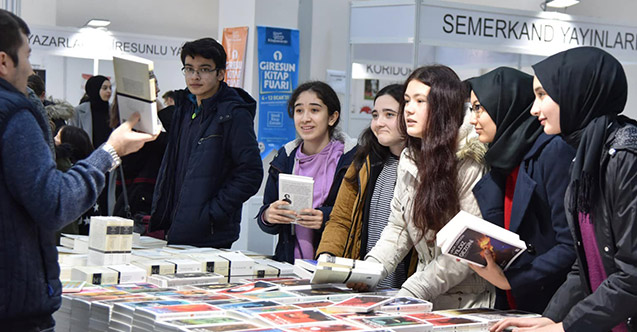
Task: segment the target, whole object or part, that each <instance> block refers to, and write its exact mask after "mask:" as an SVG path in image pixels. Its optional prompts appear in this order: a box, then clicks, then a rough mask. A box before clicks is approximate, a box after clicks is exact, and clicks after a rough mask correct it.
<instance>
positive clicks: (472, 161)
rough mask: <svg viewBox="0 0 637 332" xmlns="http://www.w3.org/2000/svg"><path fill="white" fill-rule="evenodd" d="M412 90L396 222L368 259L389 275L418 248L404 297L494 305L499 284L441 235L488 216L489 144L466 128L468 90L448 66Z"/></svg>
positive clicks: (419, 73) (444, 305)
mask: <svg viewBox="0 0 637 332" xmlns="http://www.w3.org/2000/svg"><path fill="white" fill-rule="evenodd" d="M405 85H406V90H405V102H404V108H403V112H401V114H400V118H399V120H401V130H402V131H403V133H405V134H406V135H408V138H407V147H406V149H405V150H403V153H402V155H401V157H400V162H399V164H398V178H397V181H396V189H395V190H394V197H393V199H392V203H391V215H390V217H389V222H388V224H387V227H385V229H384V230H383V233H382V235H381V238H380V240H379V241H378V242H377V244H376V246H375V247H374V248H373V249H372V250H371V251H370V252H369V253H368V254H367V256H366V260H370V261H377V262H379V263H381V264H383V266H384V269H383V274H384V275H386V274H387V273H389V272H391V271H393V270H394V268H395V267H396V264H398V263H399V262H400V261H402V259H403V257H405V255H406V254H407V253H408V252H409V251H410V250H411V248H413V247H415V249H416V251H417V252H418V266H417V268H416V272H415V273H414V274H413V275H412V276H411V277H410V278H409V279H407V281H405V283H404V284H403V286H402V288H401V289H400V292H399V295H400V296H414V297H418V298H422V299H425V300H428V301H431V302H432V303H433V305H434V309H435V310H440V309H452V308H469V307H492V306H493V304H494V300H495V292H494V290H493V287H492V286H491V285H490V284H489V283H487V282H486V281H485V280H484V279H482V278H480V277H479V276H478V275H476V274H475V273H474V272H473V271H472V270H471V269H470V268H469V267H468V266H467V265H466V264H458V263H457V262H455V261H454V260H455V259H454V258H452V257H450V256H446V255H442V253H441V251H440V248H439V247H437V246H436V245H435V238H436V234H437V232H438V231H439V230H440V229H441V228H442V227H443V226H444V225H445V224H446V223H447V221H449V219H451V218H452V217H453V216H454V215H455V214H456V213H457V212H458V211H460V210H464V211H467V212H469V213H472V214H474V215H476V216H480V209H479V207H478V204H477V202H476V200H475V198H474V197H473V193H472V192H471V189H472V188H473V186H474V185H475V183H476V182H478V180H480V178H481V177H482V174H484V171H485V167H484V164H483V163H482V156H483V154H484V151H485V147H484V146H483V145H482V144H481V143H479V142H478V141H477V139H475V138H473V139H468V137H467V136H468V134H469V132H470V130H466V128H464V129H465V130H461V126H462V123H463V119H464V113H465V112H464V108H463V105H464V101H465V99H466V95H467V89H466V88H465V86H464V85H463V83H462V82H461V81H460V79H459V78H458V76H457V75H456V73H455V72H454V71H453V70H451V69H450V68H449V67H446V66H426V67H421V68H418V69H416V70H415V71H414V72H413V73H412V74H411V75H410V76H409V78H408V79H407V81H406V83H405ZM350 286H352V287H354V288H357V289H361V288H364V287H362V285H360V284H358V285H350Z"/></svg>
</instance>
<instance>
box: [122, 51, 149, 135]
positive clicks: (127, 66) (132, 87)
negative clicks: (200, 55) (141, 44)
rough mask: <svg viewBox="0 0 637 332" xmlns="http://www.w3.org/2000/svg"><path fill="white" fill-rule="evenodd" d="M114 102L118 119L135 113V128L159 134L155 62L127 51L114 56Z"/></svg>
mask: <svg viewBox="0 0 637 332" xmlns="http://www.w3.org/2000/svg"><path fill="white" fill-rule="evenodd" d="M113 69H114V71H115V85H116V86H117V91H116V94H117V104H118V108H119V119H120V121H122V122H124V121H126V120H127V119H128V118H129V117H130V116H131V115H132V114H133V113H135V112H138V113H139V115H140V116H141V117H140V120H139V122H138V123H137V124H136V125H135V127H134V128H135V129H136V130H139V131H143V132H146V133H150V134H158V133H159V131H160V130H161V123H160V121H159V117H158V116H157V104H156V102H155V101H156V99H157V96H156V93H155V86H156V81H155V75H154V74H153V70H154V64H153V62H152V61H151V60H148V59H144V58H140V57H137V56H133V55H128V54H120V55H115V56H113Z"/></svg>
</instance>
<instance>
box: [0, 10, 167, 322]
mask: <svg viewBox="0 0 637 332" xmlns="http://www.w3.org/2000/svg"><path fill="white" fill-rule="evenodd" d="M0 31H2V33H0V330H2V331H52V330H53V327H54V325H55V322H54V320H53V318H52V316H51V315H52V314H53V312H55V311H56V310H57V309H58V308H59V307H60V303H61V297H60V295H61V293H62V287H61V284H60V280H59V278H60V267H59V265H58V262H57V258H58V256H57V255H58V253H57V250H56V248H55V232H56V231H58V230H60V229H62V227H64V226H65V225H66V224H68V223H70V222H72V221H73V220H75V219H77V218H78V217H79V216H80V215H81V214H82V213H84V212H85V211H86V210H87V209H89V208H90V207H91V206H92V205H93V204H95V201H96V200H97V196H98V195H99V193H100V192H101V191H102V188H104V173H106V172H107V171H109V170H112V169H114V168H115V167H117V165H119V156H124V155H126V154H128V153H131V152H135V151H137V150H139V149H140V148H141V147H142V145H144V142H146V141H149V140H152V139H154V137H155V136H151V135H148V134H142V133H136V132H133V131H131V128H132V127H133V125H134V124H135V123H136V122H137V121H138V120H139V115H137V116H136V117H135V119H134V120H131V121H132V122H126V123H124V124H122V125H121V126H120V127H119V128H117V129H116V130H115V131H113V133H112V134H111V136H110V137H109V138H108V140H107V141H106V143H104V144H103V145H102V146H100V147H99V148H97V149H96V150H95V151H94V152H93V153H92V154H91V155H90V156H89V157H88V158H86V159H84V160H82V161H79V162H78V163H76V164H75V166H73V167H72V168H71V169H70V170H69V171H68V172H67V173H62V172H60V171H58V170H56V167H55V161H54V160H53V154H52V151H51V147H50V146H49V145H48V143H47V141H48V138H49V136H50V135H51V132H50V128H49V123H48V120H47V119H45V117H44V115H43V114H42V113H41V112H38V111H37V110H36V109H35V108H34V106H33V104H32V103H31V102H30V101H29V100H28V99H27V98H26V96H25V93H26V91H27V78H28V77H29V75H30V74H32V73H33V69H32V68H31V64H30V63H29V54H30V53H31V48H30V47H29V41H28V39H27V36H28V34H29V33H30V32H29V27H28V26H27V25H26V23H25V22H24V21H23V20H22V19H20V18H19V17H17V16H16V15H14V14H12V13H10V12H8V11H6V10H2V9H0Z"/></svg>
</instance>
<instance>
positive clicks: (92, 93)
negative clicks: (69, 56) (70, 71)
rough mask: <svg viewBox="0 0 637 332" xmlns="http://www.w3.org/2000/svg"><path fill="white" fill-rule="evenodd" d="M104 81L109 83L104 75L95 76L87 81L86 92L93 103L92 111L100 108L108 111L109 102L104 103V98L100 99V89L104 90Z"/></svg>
mask: <svg viewBox="0 0 637 332" xmlns="http://www.w3.org/2000/svg"><path fill="white" fill-rule="evenodd" d="M104 81H108V78H106V77H105V76H102V75H95V76H93V77H91V78H89V79H88V81H86V86H85V87H84V90H85V91H86V95H87V96H88V99H89V101H90V102H91V109H93V108H94V107H98V108H101V109H106V110H108V101H104V100H102V97H100V89H101V88H102V84H104Z"/></svg>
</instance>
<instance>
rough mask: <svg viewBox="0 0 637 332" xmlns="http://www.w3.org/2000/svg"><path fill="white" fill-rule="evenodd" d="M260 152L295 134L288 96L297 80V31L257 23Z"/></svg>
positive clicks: (263, 152) (278, 146) (285, 140)
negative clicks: (289, 111)
mask: <svg viewBox="0 0 637 332" xmlns="http://www.w3.org/2000/svg"><path fill="white" fill-rule="evenodd" d="M257 36H258V42H259V48H258V59H259V64H258V67H259V133H258V134H259V146H260V147H261V148H262V149H261V156H262V157H265V156H267V155H268V154H269V153H270V151H272V150H278V149H279V148H280V147H281V146H282V145H284V144H285V143H287V142H289V141H291V140H293V139H294V138H295V137H296V131H295V129H294V120H292V119H291V118H290V116H289V115H288V111H287V103H288V99H290V96H291V95H292V92H293V91H294V89H296V87H297V85H298V80H299V71H298V66H299V31H298V30H290V29H281V28H270V27H257Z"/></svg>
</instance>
